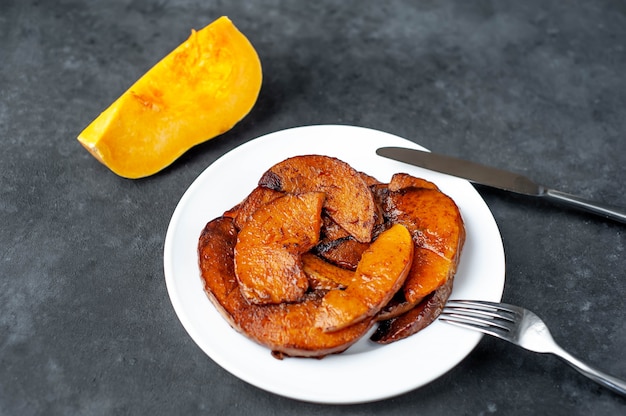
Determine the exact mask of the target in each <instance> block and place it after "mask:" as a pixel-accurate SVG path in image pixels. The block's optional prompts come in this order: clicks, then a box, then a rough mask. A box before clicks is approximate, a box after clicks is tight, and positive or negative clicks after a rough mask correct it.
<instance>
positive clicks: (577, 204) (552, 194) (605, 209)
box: [543, 189, 626, 224]
mask: <svg viewBox="0 0 626 416" xmlns="http://www.w3.org/2000/svg"><path fill="white" fill-rule="evenodd" d="M543 196H544V197H547V198H548V199H552V200H554V201H557V202H562V203H565V204H567V205H569V206H571V207H574V208H578V209H581V210H583V211H587V212H591V213H593V214H598V215H601V216H603V217H606V218H609V219H612V220H615V221H619V222H621V223H624V224H626V208H621V207H615V206H610V205H606V204H602V203H598V202H593V201H590V200H588V199H584V198H581V197H579V196H576V195H571V194H568V193H565V192H561V191H557V190H554V189H546V190H545V193H544V194H543Z"/></svg>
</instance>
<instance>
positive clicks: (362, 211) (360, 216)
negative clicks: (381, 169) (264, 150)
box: [259, 155, 377, 243]
mask: <svg viewBox="0 0 626 416" xmlns="http://www.w3.org/2000/svg"><path fill="white" fill-rule="evenodd" d="M259 185H261V186H265V187H267V188H271V189H274V190H277V191H283V192H288V193H303V192H312V191H317V192H324V193H325V194H326V202H325V204H324V209H325V210H326V212H327V213H328V215H329V216H330V217H331V218H332V219H333V220H334V221H335V222H337V224H339V225H340V226H341V227H342V228H343V229H344V230H346V231H347V232H349V233H350V235H352V236H353V237H354V238H355V239H356V240H357V241H360V242H363V243H368V242H370V241H371V240H372V231H373V229H374V225H375V223H376V220H377V215H376V214H377V212H376V208H377V207H376V204H375V203H374V197H373V195H372V192H371V191H370V189H369V187H368V183H367V182H366V181H365V180H364V179H363V176H362V175H361V174H360V173H359V172H357V171H356V170H355V169H353V168H352V167H351V166H350V165H348V164H347V163H346V162H343V161H341V160H339V159H337V158H334V157H329V156H322V155H303V156H295V157H291V158H288V159H285V160H284V161H282V162H279V163H277V164H276V165H274V166H272V167H271V168H270V169H269V170H268V171H267V172H265V173H264V174H263V176H262V177H261V179H260V180H259Z"/></svg>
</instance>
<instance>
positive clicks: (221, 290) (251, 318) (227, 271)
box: [198, 217, 373, 358]
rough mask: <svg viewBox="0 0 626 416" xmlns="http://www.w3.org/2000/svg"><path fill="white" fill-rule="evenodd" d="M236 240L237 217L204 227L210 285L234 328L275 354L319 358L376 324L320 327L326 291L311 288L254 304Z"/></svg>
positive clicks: (205, 274)
mask: <svg viewBox="0 0 626 416" xmlns="http://www.w3.org/2000/svg"><path fill="white" fill-rule="evenodd" d="M236 242H237V228H236V227H235V225H234V224H233V220H232V218H226V217H219V218H216V219H214V220H212V221H210V222H209V223H208V224H207V225H206V227H205V228H204V230H203V231H202V233H201V236H200V239H199V241H198V256H199V265H200V271H201V276H202V279H203V283H204V288H205V291H206V293H207V295H208V298H209V299H210V301H211V302H212V303H213V304H214V305H215V307H216V308H217V310H218V311H219V312H220V313H221V315H222V316H223V317H224V318H225V319H226V320H227V321H228V322H229V324H230V325H231V326H232V327H233V328H234V329H235V330H237V331H239V332H241V333H242V334H244V335H245V336H247V337H249V338H250V339H252V340H254V341H255V342H257V343H259V344H261V345H264V346H266V347H268V348H270V350H271V351H272V354H273V355H274V356H275V357H277V358H281V357H282V356H297V357H318V358H319V357H323V356H326V355H328V354H333V353H339V352H342V351H344V350H346V349H347V348H348V347H350V346H351V345H352V344H354V343H355V342H356V341H358V340H359V339H360V338H361V337H362V336H363V335H365V334H366V333H367V332H368V330H369V329H370V328H371V327H372V325H373V321H372V320H371V319H370V320H363V321H361V322H360V323H358V324H356V325H352V326H350V327H348V328H345V329H343V330H339V331H335V332H332V333H327V332H324V331H323V330H322V329H321V328H317V327H316V326H315V316H316V311H317V310H318V309H319V307H320V305H321V303H322V296H323V293H324V292H323V291H314V292H311V293H309V294H306V295H305V297H304V299H303V300H302V301H301V302H297V303H281V304H275V305H255V304H252V303H250V302H248V300H247V299H246V298H245V297H244V296H243V294H242V292H241V290H240V289H239V283H238V281H237V278H236V277H235V269H234V264H235V261H234V251H235V245H236Z"/></svg>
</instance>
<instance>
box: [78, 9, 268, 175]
mask: <svg viewBox="0 0 626 416" xmlns="http://www.w3.org/2000/svg"><path fill="white" fill-rule="evenodd" d="M261 82H262V70H261V63H260V61H259V57H258V55H257V53H256V51H255V49H254V47H253V46H252V45H251V44H250V42H249V41H248V39H247V38H246V37H245V36H244V35H243V34H242V33H241V32H239V30H237V28H236V27H235V26H234V25H233V23H232V22H231V21H230V20H229V19H228V18H227V17H221V18H219V19H217V20H216V21H214V22H213V23H211V24H210V25H208V26H206V27H205V28H204V29H201V30H198V31H192V32H191V36H190V37H189V38H188V39H187V40H186V41H185V42H183V43H182V44H181V45H180V46H178V47H177V48H176V49H174V50H173V51H172V52H171V53H170V54H168V55H167V56H165V57H164V58H163V59H162V60H161V61H160V62H158V63H157V64H156V65H155V66H153V67H152V68H151V69H150V70H149V71H148V72H146V73H145V74H144V75H143V76H142V77H141V78H139V80H137V81H136V82H135V83H134V84H133V85H132V86H131V87H130V88H129V89H128V90H127V91H126V92H124V93H123V94H122V95H121V96H120V97H119V98H118V99H117V100H116V101H115V102H113V104H111V105H110V106H109V107H108V108H107V109H106V110H105V111H104V112H103V113H102V114H100V115H99V116H98V117H97V118H96V119H95V120H94V121H93V122H92V123H91V124H89V125H88V126H87V127H86V128H85V130H83V131H82V132H81V133H80V134H79V136H78V141H79V142H80V143H81V144H82V145H83V146H84V147H85V148H86V149H87V150H88V151H89V152H90V153H91V154H92V155H93V156H94V157H95V158H96V159H98V160H99V161H100V162H102V163H103V164H104V165H106V166H107V167H108V168H109V169H111V170H112V171H113V172H115V173H116V174H118V175H120V176H123V177H127V178H140V177H144V176H148V175H152V174H154V173H156V172H158V171H160V170H162V169H163V168H165V167H166V166H168V165H170V164H171V163H172V162H173V161H174V160H176V159H177V158H178V157H179V156H181V155H182V154H183V153H184V152H186V151H187V150H188V149H190V148H191V147H193V146H195V145H197V144H199V143H202V142H204V141H207V140H209V139H211V138H213V137H215V136H218V135H220V134H222V133H224V132H226V131H228V130H230V129H231V128H232V127H233V126H234V125H235V124H236V123H237V122H238V121H239V120H241V119H242V118H243V117H244V116H245V115H246V114H248V112H249V111H250V110H251V109H252V107H253V106H254V104H255V102H256V100H257V97H258V95H259V91H260V89H261Z"/></svg>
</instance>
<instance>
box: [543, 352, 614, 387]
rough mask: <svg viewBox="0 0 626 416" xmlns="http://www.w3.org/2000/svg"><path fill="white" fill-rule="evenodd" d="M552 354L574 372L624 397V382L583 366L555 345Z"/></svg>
mask: <svg viewBox="0 0 626 416" xmlns="http://www.w3.org/2000/svg"><path fill="white" fill-rule="evenodd" d="M552 353H553V354H554V355H556V356H557V357H559V358H561V359H562V360H563V361H565V362H566V363H568V364H569V365H571V366H572V367H573V368H574V369H575V370H576V371H578V372H579V373H581V374H582V375H584V376H587V377H589V378H590V379H592V380H593V381H595V382H596V383H598V384H600V385H602V386H604V387H606V388H608V389H610V390H612V391H614V392H615V393H619V394H621V395H623V396H626V381H624V380H620V379H618V378H616V377H613V376H610V375H608V374H606V373H603V372H602V371H600V370H598V369H595V368H593V367H591V366H590V365H588V364H585V363H584V362H582V361H580V360H579V359H578V358H576V357H574V356H573V355H572V354H570V353H568V352H567V351H565V350H564V349H563V348H561V347H560V346H558V345H555V348H554V351H552Z"/></svg>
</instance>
